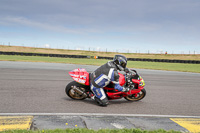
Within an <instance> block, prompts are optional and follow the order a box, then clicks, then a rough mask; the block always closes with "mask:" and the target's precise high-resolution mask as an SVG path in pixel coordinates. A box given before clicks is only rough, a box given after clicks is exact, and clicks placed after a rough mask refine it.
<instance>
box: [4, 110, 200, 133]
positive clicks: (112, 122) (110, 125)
mask: <svg viewBox="0 0 200 133" xmlns="http://www.w3.org/2000/svg"><path fill="white" fill-rule="evenodd" d="M58 128H59V129H66V128H88V129H94V130H99V129H123V128H128V129H129V128H139V129H143V130H157V129H164V130H175V131H181V132H193V133H195V132H200V116H167V115H139V114H136V115H134V114H127V115H126V114H115V115H114V114H87V113H83V114H73V113H71V114H69V113H67V114H66V113H60V114H56V113H54V114H51V113H47V114H43V113H42V114H39V113H34V114H31V113H25V114H23V113H19V114H16V113H2V114H0V131H4V130H12V129H25V130H38V129H39V130H45V129H58Z"/></svg>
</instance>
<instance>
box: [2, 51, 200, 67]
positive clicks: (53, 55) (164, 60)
mask: <svg viewBox="0 0 200 133" xmlns="http://www.w3.org/2000/svg"><path fill="white" fill-rule="evenodd" d="M0 55H20V56H44V57H59V58H93V59H94V58H95V57H96V58H95V59H107V60H112V59H113V58H112V57H101V56H86V55H66V54H42V53H23V52H3V51H0ZM127 59H128V60H129V61H148V62H168V63H187V64H200V61H199V60H169V59H145V58H127Z"/></svg>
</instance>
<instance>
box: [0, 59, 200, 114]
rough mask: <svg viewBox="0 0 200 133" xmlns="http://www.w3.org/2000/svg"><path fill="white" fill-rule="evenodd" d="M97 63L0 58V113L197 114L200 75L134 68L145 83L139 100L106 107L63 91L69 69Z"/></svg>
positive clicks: (70, 79)
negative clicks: (144, 92)
mask: <svg viewBox="0 0 200 133" xmlns="http://www.w3.org/2000/svg"><path fill="white" fill-rule="evenodd" d="M75 68H85V69H86V70H87V71H88V72H92V71H93V70H95V69H96V68H97V66H89V65H74V64H55V63H31V62H10V61H0V113H101V114H146V115H182V116H200V74H197V73H186V72H170V71H159V70H144V69H136V70H137V71H138V73H139V74H140V75H141V76H142V77H143V78H144V80H145V83H146V87H145V88H146V91H147V95H146V97H145V98H144V99H143V100H141V101H138V102H128V101H126V100H125V99H120V100H112V101H110V104H109V105H108V106H107V107H100V106H97V105H96V103H95V102H94V101H92V100H90V99H86V100H82V101H79V100H72V99H70V98H69V97H67V95H66V94H65V87H66V85H67V84H68V83H69V82H71V81H73V80H72V78H71V77H70V76H69V75H68V72H69V71H70V70H73V69H75Z"/></svg>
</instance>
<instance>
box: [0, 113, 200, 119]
mask: <svg viewBox="0 0 200 133" xmlns="http://www.w3.org/2000/svg"><path fill="white" fill-rule="evenodd" d="M15 115H16V116H18V115H19V116H23V115H32V116H47V115H49V116H53V115H58V116H59V115H66V116H124V117H163V118H164V117H167V118H169V117H170V118H174V117H177V118H200V116H182V115H152V114H104V113H0V116H15Z"/></svg>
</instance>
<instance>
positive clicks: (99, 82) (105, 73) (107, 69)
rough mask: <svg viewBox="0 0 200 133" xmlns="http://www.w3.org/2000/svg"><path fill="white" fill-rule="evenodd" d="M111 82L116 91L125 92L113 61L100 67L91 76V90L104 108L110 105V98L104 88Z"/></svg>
mask: <svg viewBox="0 0 200 133" xmlns="http://www.w3.org/2000/svg"><path fill="white" fill-rule="evenodd" d="M110 82H112V83H114V88H115V89H117V90H119V91H122V90H123V87H122V86H120V85H119V74H118V72H117V66H116V65H115V64H114V62H113V61H109V62H107V63H106V64H104V65H102V66H100V67H99V68H97V69H96V70H95V71H94V72H93V73H92V74H91V75H90V84H91V85H90V87H91V90H92V91H93V93H94V94H95V96H96V97H95V100H96V101H97V102H98V103H99V104H100V105H102V106H106V105H107V104H108V98H107V97H106V94H105V92H104V89H103V87H105V86H107V85H108V84H109V83H110Z"/></svg>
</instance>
